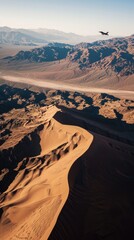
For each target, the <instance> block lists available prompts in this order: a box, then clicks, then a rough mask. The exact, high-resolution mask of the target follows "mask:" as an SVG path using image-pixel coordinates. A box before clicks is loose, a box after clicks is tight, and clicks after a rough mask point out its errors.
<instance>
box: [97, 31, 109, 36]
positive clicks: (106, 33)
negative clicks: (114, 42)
mask: <svg viewBox="0 0 134 240" xmlns="http://www.w3.org/2000/svg"><path fill="white" fill-rule="evenodd" d="M99 33H101V34H102V35H108V32H102V31H99Z"/></svg>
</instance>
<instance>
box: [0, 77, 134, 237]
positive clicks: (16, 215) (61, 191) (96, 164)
mask: <svg viewBox="0 0 134 240" xmlns="http://www.w3.org/2000/svg"><path fill="white" fill-rule="evenodd" d="M0 114H1V115H0V122H1V124H0V125H1V128H0V136H1V138H0V145H1V146H0V159H1V161H0V179H1V181H0V190H1V197H0V207H1V218H0V234H1V238H2V239H6V240H7V239H33V240H34V239H42V240H46V239H56V240H57V239H67V240H69V239H79V240H81V239H85V240H86V239H95V240H97V239H106V240H110V239H127V238H129V239H133V237H134V234H133V217H134V208H133V200H134V195H133V190H132V189H133V184H134V177H133V170H134V165H133V156H134V147H133V145H134V102H133V100H126V99H120V98H117V97H114V96H112V95H108V94H102V93H92V92H91V93H80V92H76V91H75V92H74V91H64V90H52V89H49V88H44V87H37V86H32V85H27V84H25V83H24V82H23V83H21V84H20V83H16V82H14V83H13V82H10V84H9V82H8V81H7V82H6V81H4V84H3V82H1V86H0Z"/></svg>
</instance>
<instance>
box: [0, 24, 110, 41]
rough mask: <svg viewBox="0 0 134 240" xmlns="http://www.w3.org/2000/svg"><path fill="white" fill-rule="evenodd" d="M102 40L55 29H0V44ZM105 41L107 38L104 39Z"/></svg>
mask: <svg viewBox="0 0 134 240" xmlns="http://www.w3.org/2000/svg"><path fill="white" fill-rule="evenodd" d="M97 39H100V40H101V39H104V37H102V36H101V35H98V36H97V35H96V36H82V35H78V34H74V33H65V32H62V31H59V30H55V29H46V28H39V29H22V28H20V29H15V28H9V27H0V44H5V43H8V44H17V45H32V44H33V45H35V44H37V45H39V44H44V43H47V42H60V43H62V42H63V43H69V44H77V43H80V42H93V41H96V40H97ZM105 39H107V37H105Z"/></svg>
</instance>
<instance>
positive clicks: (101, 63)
mask: <svg viewBox="0 0 134 240" xmlns="http://www.w3.org/2000/svg"><path fill="white" fill-rule="evenodd" d="M133 47H134V35H132V36H130V37H126V38H114V39H109V40H105V41H96V42H93V43H81V44H78V45H75V46H73V45H69V44H62V43H50V44H48V45H47V46H44V47H40V48H34V49H32V50H30V51H20V52H19V53H17V54H16V55H15V56H13V57H7V59H8V60H9V61H28V62H38V63H39V62H51V61H56V60H62V59H65V60H68V61H69V62H71V63H72V64H73V63H76V64H77V66H78V67H79V69H83V70H85V69H91V68H93V67H95V66H96V67H100V68H103V69H111V70H112V71H113V72H115V73H116V74H119V75H120V76H128V75H132V74H134V51H133V49H134V48H133Z"/></svg>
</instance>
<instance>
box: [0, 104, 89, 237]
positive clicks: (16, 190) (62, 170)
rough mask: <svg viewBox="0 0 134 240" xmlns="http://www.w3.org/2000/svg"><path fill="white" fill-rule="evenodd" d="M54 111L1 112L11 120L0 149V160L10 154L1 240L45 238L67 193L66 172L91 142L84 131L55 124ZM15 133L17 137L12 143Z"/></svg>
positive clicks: (0, 200)
mask: <svg viewBox="0 0 134 240" xmlns="http://www.w3.org/2000/svg"><path fill="white" fill-rule="evenodd" d="M25 111H26V110H25ZM57 111H58V109H57V108H56V107H55V106H50V107H43V108H38V107H36V108H35V107H34V106H30V107H29V108H28V109H27V111H26V112H25V114H24V113H23V112H24V109H21V110H12V111H10V112H9V113H8V114H5V118H6V119H12V128H11V132H12V133H11V134H10V137H9V139H7V141H5V142H4V143H3V144H2V145H1V152H2V154H3V155H2V157H3V159H2V160H4V159H6V156H7V155H6V152H8V153H10V159H6V161H7V162H4V163H3V166H4V170H5V175H3V177H2V181H3V182H4V180H5V178H7V179H8V178H11V177H12V181H10V184H9V185H8V186H6V187H5V189H4V187H3V193H2V194H1V198H0V207H1V208H2V215H1V222H0V235H1V238H2V239H3V240H4V239H14V240H15V239H22V238H23V239H42V240H45V239H47V238H48V237H49V235H50V233H51V231H52V229H53V227H54V225H55V223H56V220H57V218H58V216H59V214H60V211H61V209H62V208H63V205H64V204H65V201H66V199H67V197H68V194H69V187H68V172H69V170H70V168H71V166H72V164H73V163H74V162H75V160H77V159H78V158H79V157H80V156H81V155H82V154H83V153H84V152H85V151H86V150H87V149H88V148H89V146H90V144H91V142H92V140H93V136H92V135H91V134H89V133H88V132H87V131H86V130H84V129H82V128H80V127H75V126H68V125H63V124H61V123H59V122H57V121H56V120H55V119H54V118H53V116H54V115H55V113H56V112H57ZM16 117H17V121H16ZM19 117H20V118H19ZM16 131H17V133H18V132H20V135H19V137H18V139H16V141H15V142H12V139H14V135H15V132H16ZM17 136H18V135H17ZM11 142H12V145H11ZM18 146H19V148H18ZM20 146H21V148H20ZM18 149H22V152H19V150H18ZM13 161H15V162H13ZM4 164H5V165H4ZM11 165H12V166H13V167H11ZM3 186H4V185H3Z"/></svg>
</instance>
